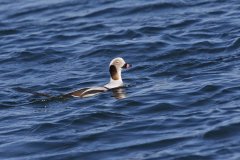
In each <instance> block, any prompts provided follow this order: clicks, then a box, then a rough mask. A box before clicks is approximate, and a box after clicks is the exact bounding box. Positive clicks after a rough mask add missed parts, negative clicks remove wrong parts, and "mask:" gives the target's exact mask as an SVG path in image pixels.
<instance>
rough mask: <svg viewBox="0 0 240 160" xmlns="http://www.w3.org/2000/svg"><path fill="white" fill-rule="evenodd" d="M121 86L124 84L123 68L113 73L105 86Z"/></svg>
mask: <svg viewBox="0 0 240 160" xmlns="http://www.w3.org/2000/svg"><path fill="white" fill-rule="evenodd" d="M110 74H111V73H110ZM121 86H123V81H122V75H121V69H118V70H117V72H116V73H115V75H113V74H111V76H110V81H109V83H108V84H106V85H105V86H104V87H106V88H109V89H113V88H118V87H121Z"/></svg>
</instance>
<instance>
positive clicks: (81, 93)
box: [67, 87, 107, 97]
mask: <svg viewBox="0 0 240 160" xmlns="http://www.w3.org/2000/svg"><path fill="white" fill-rule="evenodd" d="M105 91H107V89H106V88H105V87H91V88H82V89H80V90H77V91H74V92H71V93H69V94H67V95H68V96H73V97H90V96H94V95H96V94H99V93H102V92H105Z"/></svg>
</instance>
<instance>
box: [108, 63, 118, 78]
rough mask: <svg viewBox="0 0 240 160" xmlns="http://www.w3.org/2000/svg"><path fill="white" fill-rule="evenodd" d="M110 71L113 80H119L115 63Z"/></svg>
mask: <svg viewBox="0 0 240 160" xmlns="http://www.w3.org/2000/svg"><path fill="white" fill-rule="evenodd" d="M109 72H110V74H111V77H112V79H113V80H119V77H118V73H117V68H116V67H115V66H114V65H111V66H110V68H109Z"/></svg>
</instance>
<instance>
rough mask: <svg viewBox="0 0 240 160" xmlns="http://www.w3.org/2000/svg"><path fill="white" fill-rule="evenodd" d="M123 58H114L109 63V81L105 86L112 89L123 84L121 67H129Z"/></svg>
mask: <svg viewBox="0 0 240 160" xmlns="http://www.w3.org/2000/svg"><path fill="white" fill-rule="evenodd" d="M130 67H131V65H130V64H128V63H126V62H125V61H124V59H123V58H120V57H118V58H114V59H113V60H112V61H111V62H110V64H109V72H110V82H109V83H108V84H106V85H105V87H107V88H109V89H112V88H117V87H121V86H123V81H122V69H127V68H130Z"/></svg>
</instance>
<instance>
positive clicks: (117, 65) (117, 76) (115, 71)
mask: <svg viewBox="0 0 240 160" xmlns="http://www.w3.org/2000/svg"><path fill="white" fill-rule="evenodd" d="M129 67H131V65H130V64H128V63H126V62H125V61H124V59H123V58H120V57H119V58H114V59H113V60H112V61H111V62H110V64H109V72H110V81H109V83H107V84H106V85H104V86H102V87H90V88H82V89H79V90H77V91H74V92H71V93H68V94H67V95H68V96H73V97H81V98H83V97H90V96H93V95H96V94H99V93H102V92H105V91H108V90H110V89H114V88H119V87H122V86H123V81H122V74H121V73H122V68H124V69H125V68H129Z"/></svg>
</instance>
